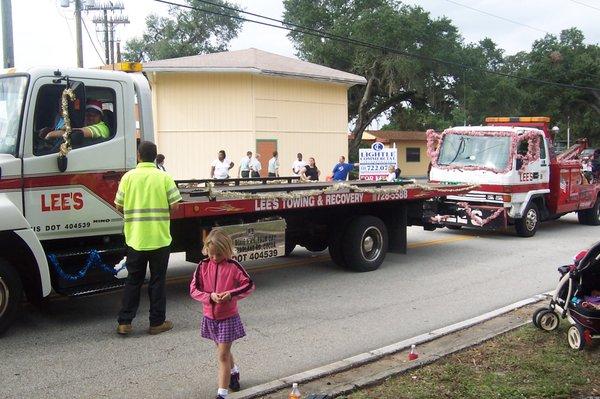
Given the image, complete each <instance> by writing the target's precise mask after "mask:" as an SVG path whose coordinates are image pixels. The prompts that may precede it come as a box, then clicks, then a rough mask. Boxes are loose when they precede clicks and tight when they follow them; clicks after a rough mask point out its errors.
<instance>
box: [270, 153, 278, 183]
mask: <svg viewBox="0 0 600 399" xmlns="http://www.w3.org/2000/svg"><path fill="white" fill-rule="evenodd" d="M269 177H279V158H278V154H277V151H273V158H271V159H269Z"/></svg>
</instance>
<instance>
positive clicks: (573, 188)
mask: <svg viewBox="0 0 600 399" xmlns="http://www.w3.org/2000/svg"><path fill="white" fill-rule="evenodd" d="M485 122H486V126H461V127H454V128H450V129H446V130H445V131H443V132H442V133H436V132H434V131H429V132H428V153H429V155H430V157H431V163H432V166H431V171H430V177H429V179H430V182H432V183H460V184H476V185H478V187H477V188H476V189H474V190H472V191H470V192H468V193H466V194H460V195H452V196H448V197H446V198H444V199H436V200H435V201H431V202H429V203H428V206H429V207H430V213H429V216H430V220H431V221H432V223H434V224H436V225H438V226H447V227H448V228H454V229H458V228H461V227H475V228H483V229H503V228H507V227H508V226H509V225H514V226H515V229H516V232H517V234H518V235H519V236H522V237H531V236H533V235H534V234H535V232H536V230H537V228H538V226H539V223H540V222H542V221H544V220H552V219H556V218H559V217H560V216H562V215H564V214H566V213H569V212H577V215H578V217H579V222H580V223H581V224H587V225H593V226H597V225H600V201H599V199H598V192H599V191H600V183H598V182H589V181H588V180H587V179H586V177H584V175H583V171H582V166H581V163H580V161H579V159H578V158H577V155H578V154H579V153H580V152H581V151H582V150H583V149H584V148H586V146H587V141H586V140H580V141H579V142H578V143H577V144H576V145H574V146H573V147H571V148H570V149H568V150H567V151H565V152H563V153H561V154H556V152H555V150H554V146H553V139H554V137H553V132H552V131H551V130H549V123H550V118H548V117H488V118H486V119H485Z"/></svg>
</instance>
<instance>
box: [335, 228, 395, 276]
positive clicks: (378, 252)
mask: <svg viewBox="0 0 600 399" xmlns="http://www.w3.org/2000/svg"><path fill="white" fill-rule="evenodd" d="M342 248H343V251H344V258H345V259H346V266H347V267H348V268H349V269H352V270H355V271H357V272H370V271H373V270H376V269H377V268H378V267H379V266H380V265H381V263H382V262H383V260H384V259H385V255H386V253H387V249H388V234H387V229H386V227H385V224H384V223H383V222H382V221H381V219H379V218H376V217H374V216H359V217H357V218H356V219H354V220H352V221H351V222H350V223H349V224H348V229H347V231H346V233H345V234H344V237H343V240H342Z"/></svg>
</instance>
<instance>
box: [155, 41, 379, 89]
mask: <svg viewBox="0 0 600 399" xmlns="http://www.w3.org/2000/svg"><path fill="white" fill-rule="evenodd" d="M144 70H146V71H149V72H205V73H207V72H213V73H215V72H216V73H224V72H244V73H255V74H260V75H270V76H281V77H295V78H302V79H310V80H321V81H328V82H334V83H343V84H348V85H350V86H353V85H355V84H365V83H367V81H366V79H365V78H364V77H362V76H359V75H354V74H351V73H348V72H344V71H339V70H337V69H333V68H328V67H325V66H323V65H318V64H313V63H311V62H307V61H301V60H298V59H296V58H290V57H284V56H282V55H278V54H273V53H269V52H267V51H262V50H258V49H255V48H250V49H247V50H237V51H224V52H221V53H211V54H202V55H193V56H190V57H180V58H170V59H166V60H158V61H149V62H146V63H144Z"/></svg>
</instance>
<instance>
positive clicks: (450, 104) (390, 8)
mask: <svg viewBox="0 0 600 399" xmlns="http://www.w3.org/2000/svg"><path fill="white" fill-rule="evenodd" d="M284 6H285V12H284V20H285V21H286V22H288V23H293V24H297V25H301V26H306V27H310V28H313V29H320V30H322V31H325V32H328V33H330V34H334V35H339V36H346V37H350V38H351V39H353V40H360V41H363V42H367V43H372V44H376V45H379V46H385V47H388V48H392V49H398V50H400V51H403V52H407V53H412V54H416V55H417V56H420V57H423V58H414V57H409V56H406V55H400V54H397V53H396V52H391V51H382V50H379V49H374V48H368V47H363V46H358V45H355V44H350V43H346V42H343V41H338V40H333V39H330V38H327V37H325V38H321V37H315V36H312V35H308V34H304V33H301V32H298V31H292V32H290V34H289V37H290V38H291V39H292V41H293V42H294V46H295V47H296V50H297V55H298V56H299V57H300V58H302V59H305V60H307V61H310V62H314V63H318V64H324V65H327V66H329V67H332V68H336V69H341V70H344V71H348V72H352V73H355V74H358V75H361V76H364V77H365V78H366V79H367V84H366V85H365V86H354V87H353V88H351V89H350V91H349V104H348V105H349V112H348V114H349V115H348V116H349V122H352V124H353V127H352V133H353V134H354V139H353V141H352V143H351V151H355V150H356V148H358V146H359V145H360V141H361V139H362V134H363V132H364V130H365V129H366V128H367V127H368V126H369V125H370V124H371V122H373V121H374V120H375V119H376V118H377V117H379V116H380V115H382V114H384V113H386V112H389V111H390V110H394V109H395V110H396V111H398V110H401V109H406V110H409V109H410V110H418V111H420V112H424V113H431V114H441V115H449V114H450V113H451V112H452V109H453V108H454V105H455V97H456V96H455V93H454V82H455V79H454V74H455V71H453V69H454V68H452V67H449V66H447V65H443V64H439V63H434V62H431V61H429V60H428V59H427V58H428V57H434V58H440V59H447V60H451V61H458V56H459V50H460V48H461V44H460V37H459V35H458V32H457V29H456V28H455V27H454V26H453V25H452V24H451V23H450V21H449V20H448V19H446V18H440V19H435V20H434V19H431V17H430V16H429V13H427V12H426V11H424V10H423V9H422V8H420V7H413V6H407V5H402V4H401V3H400V2H398V1H396V0H285V1H284Z"/></svg>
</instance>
